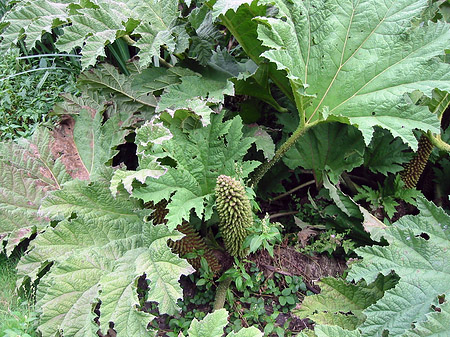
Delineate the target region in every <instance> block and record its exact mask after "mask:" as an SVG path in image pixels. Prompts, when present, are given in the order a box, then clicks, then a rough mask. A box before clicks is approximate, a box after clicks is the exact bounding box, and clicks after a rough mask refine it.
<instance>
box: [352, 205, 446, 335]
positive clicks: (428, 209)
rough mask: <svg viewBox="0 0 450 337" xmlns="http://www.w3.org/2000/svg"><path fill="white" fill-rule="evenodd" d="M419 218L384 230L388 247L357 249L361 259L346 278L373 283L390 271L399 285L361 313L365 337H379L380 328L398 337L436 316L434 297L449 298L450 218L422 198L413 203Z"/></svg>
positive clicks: (401, 221) (362, 329)
mask: <svg viewBox="0 0 450 337" xmlns="http://www.w3.org/2000/svg"><path fill="white" fill-rule="evenodd" d="M417 203H418V207H419V210H420V212H421V213H420V214H419V215H417V216H404V217H402V218H400V220H399V221H397V222H396V223H395V224H394V225H393V226H391V227H388V228H386V229H385V232H384V237H385V239H386V240H387V241H388V242H389V246H385V247H380V246H373V247H363V248H358V249H357V250H356V253H357V254H358V255H360V256H361V257H362V258H363V259H362V260H361V261H358V262H356V263H355V264H354V265H352V268H351V270H350V272H349V275H348V279H349V280H355V281H358V280H360V279H365V280H366V282H372V281H373V280H374V279H375V278H376V277H377V275H378V274H379V273H382V274H383V275H387V274H389V273H391V272H392V271H394V272H395V273H396V274H397V275H398V276H399V277H400V281H399V283H398V284H397V285H396V286H395V287H394V288H393V289H390V290H388V291H386V293H385V295H384V297H383V298H382V299H380V300H379V301H378V302H377V303H375V304H373V305H371V306H370V307H368V308H367V309H366V310H364V312H363V313H364V315H366V316H367V319H366V321H365V322H364V323H363V324H362V325H361V327H360V329H361V332H362V333H363V334H364V336H378V335H379V333H380V332H381V331H383V330H387V331H389V333H390V334H392V335H401V334H403V333H405V331H406V330H407V329H409V328H410V327H411V324H412V323H413V322H414V323H415V324H421V322H424V321H425V319H426V317H427V316H426V315H427V314H429V313H432V312H434V310H433V308H432V305H437V304H438V302H439V299H438V297H439V296H441V295H445V296H446V297H447V296H450V287H449V283H448V282H447V281H446V280H448V277H449V274H450V265H449V263H448V261H449V259H450V251H449V250H448V249H445V248H443V247H448V245H449V240H450V232H449V231H448V230H447V228H448V227H445V225H446V224H448V223H450V217H449V216H448V215H447V214H446V213H445V212H444V211H443V210H442V209H440V208H437V207H436V206H434V205H433V204H432V203H430V202H428V201H426V200H425V199H423V198H418V199H417Z"/></svg>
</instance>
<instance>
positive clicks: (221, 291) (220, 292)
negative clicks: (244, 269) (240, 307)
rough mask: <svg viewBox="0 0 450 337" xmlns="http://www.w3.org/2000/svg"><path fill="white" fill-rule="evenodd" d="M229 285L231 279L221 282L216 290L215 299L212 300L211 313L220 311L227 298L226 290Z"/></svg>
mask: <svg viewBox="0 0 450 337" xmlns="http://www.w3.org/2000/svg"><path fill="white" fill-rule="evenodd" d="M230 284H231V277H228V278H226V279H224V280H222V281H221V282H220V283H219V285H218V286H217V289H216V298H215V299H214V306H213V311H216V310H219V309H222V308H223V306H224V304H225V298H226V297H227V290H228V287H229V286H230Z"/></svg>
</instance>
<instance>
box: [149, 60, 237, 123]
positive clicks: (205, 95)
mask: <svg viewBox="0 0 450 337" xmlns="http://www.w3.org/2000/svg"><path fill="white" fill-rule="evenodd" d="M196 75H197V76H185V77H182V78H181V84H173V85H170V86H169V87H167V88H166V89H165V90H164V93H163V94H162V95H161V99H160V101H159V103H158V106H157V108H156V111H157V112H160V111H164V110H167V111H169V112H171V115H172V116H173V114H174V111H175V110H179V109H185V110H189V111H193V112H194V113H196V114H197V115H199V116H200V117H201V121H202V124H203V125H208V124H209V123H210V120H211V114H213V113H214V110H213V109H211V108H210V107H209V105H210V104H218V103H223V102H224V100H225V96H224V95H233V94H234V87H233V83H231V82H230V81H229V80H228V78H229V75H228V74H226V73H223V72H221V71H217V70H215V69H212V68H209V69H208V68H204V69H202V75H200V74H196Z"/></svg>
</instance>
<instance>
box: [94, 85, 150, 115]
mask: <svg viewBox="0 0 450 337" xmlns="http://www.w3.org/2000/svg"><path fill="white" fill-rule="evenodd" d="M87 81H88V82H93V83H96V84H98V85H101V86H105V87H107V88H109V89H111V90H112V91H116V92H118V93H120V94H122V95H124V96H126V97H128V98H130V99H131V100H133V101H136V102H138V103H140V104H142V105H146V106H150V107H152V108H156V105H153V104H150V103H148V102H145V101H142V100H140V99H139V98H137V97H133V96H132V95H130V94H129V93H128V92H126V91H125V90H124V89H123V88H122V85H121V84H120V83H118V85H119V87H120V88H118V87H115V86H112V85H111V84H109V83H106V82H102V81H100V80H95V79H92V78H89V79H88V80H87Z"/></svg>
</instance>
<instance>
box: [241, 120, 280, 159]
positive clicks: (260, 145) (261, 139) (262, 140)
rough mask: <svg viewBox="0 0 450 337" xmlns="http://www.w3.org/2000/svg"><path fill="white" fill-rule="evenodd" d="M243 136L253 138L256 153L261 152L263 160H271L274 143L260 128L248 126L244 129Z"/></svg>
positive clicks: (273, 153) (273, 152)
mask: <svg viewBox="0 0 450 337" xmlns="http://www.w3.org/2000/svg"><path fill="white" fill-rule="evenodd" d="M245 135H246V136H249V137H254V138H255V145H256V149H257V150H258V151H262V152H263V154H264V158H266V159H267V160H271V159H272V158H273V156H274V155H275V143H274V142H273V139H272V137H271V136H270V135H269V133H268V132H267V131H266V130H265V129H264V128H262V127H261V126H256V125H255V126H254V125H251V126H248V127H246V128H245Z"/></svg>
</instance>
